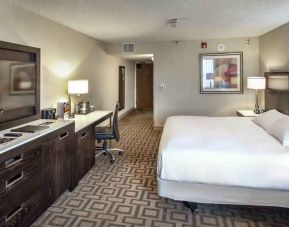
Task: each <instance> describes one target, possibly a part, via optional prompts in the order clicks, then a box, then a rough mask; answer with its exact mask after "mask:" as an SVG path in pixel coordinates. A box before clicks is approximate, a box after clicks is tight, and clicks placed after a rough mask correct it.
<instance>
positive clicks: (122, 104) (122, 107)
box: [118, 65, 125, 110]
mask: <svg viewBox="0 0 289 227" xmlns="http://www.w3.org/2000/svg"><path fill="white" fill-rule="evenodd" d="M122 70H123V72H124V73H123V78H120V77H121V75H122ZM121 79H122V80H123V83H122V85H123V86H122V91H123V93H122V94H121V93H120V92H121V86H120V85H121V83H120V80H121ZM121 95H123V103H121V102H120V96H121ZM118 101H119V110H123V109H124V108H125V66H123V65H120V66H119V67H118Z"/></svg>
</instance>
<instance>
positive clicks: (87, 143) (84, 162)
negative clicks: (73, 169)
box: [76, 127, 95, 181]
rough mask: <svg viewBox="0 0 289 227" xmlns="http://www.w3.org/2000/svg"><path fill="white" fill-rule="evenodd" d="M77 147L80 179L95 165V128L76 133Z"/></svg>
mask: <svg viewBox="0 0 289 227" xmlns="http://www.w3.org/2000/svg"><path fill="white" fill-rule="evenodd" d="M76 143H77V144H76V148H77V161H78V174H77V176H78V177H77V178H78V181H79V180H80V179H81V178H82V177H83V176H84V175H85V174H86V173H87V172H88V171H89V170H90V169H91V167H92V166H93V165H94V160H95V155H94V143H95V139H94V128H92V127H90V128H86V129H84V130H81V131H80V132H79V133H77V134H76Z"/></svg>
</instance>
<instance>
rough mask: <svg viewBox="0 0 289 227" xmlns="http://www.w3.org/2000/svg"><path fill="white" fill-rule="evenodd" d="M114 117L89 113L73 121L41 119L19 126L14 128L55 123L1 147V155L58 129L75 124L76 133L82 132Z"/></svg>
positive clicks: (97, 112) (0, 134)
mask: <svg viewBox="0 0 289 227" xmlns="http://www.w3.org/2000/svg"><path fill="white" fill-rule="evenodd" d="M112 115H113V112H112V111H94V112H92V113H89V114H87V115H76V116H75V118H74V119H72V120H50V119H40V120H36V121H32V122H29V123H26V124H23V125H18V126H15V127H13V128H18V127H22V126H25V125H39V124H41V123H44V122H53V124H51V125H49V128H48V129H45V130H43V131H39V132H36V133H23V136H21V137H19V138H17V139H15V140H13V141H11V142H8V143H5V144H2V145H0V154H2V153H4V152H6V151H8V150H11V149H13V148H16V147H18V146H21V145H23V144H25V143H27V142H30V141H33V140H35V139H37V138H39V137H42V136H44V135H46V134H48V133H51V132H53V131H55V130H57V129H60V128H62V127H64V126H67V125H69V124H73V123H74V124H75V132H78V131H80V130H81V129H83V128H85V127H87V126H90V125H97V124H100V123H101V122H103V121H105V120H107V119H109V118H110V117H111V116H112ZM13 128H9V129H6V130H3V131H0V137H4V134H5V133H7V132H10V130H11V129H13Z"/></svg>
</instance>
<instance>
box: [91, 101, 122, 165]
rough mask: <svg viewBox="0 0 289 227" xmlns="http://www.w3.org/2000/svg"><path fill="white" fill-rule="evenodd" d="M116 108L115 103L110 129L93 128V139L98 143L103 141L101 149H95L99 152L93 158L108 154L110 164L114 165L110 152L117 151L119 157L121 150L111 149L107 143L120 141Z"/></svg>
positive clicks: (113, 158)
mask: <svg viewBox="0 0 289 227" xmlns="http://www.w3.org/2000/svg"><path fill="white" fill-rule="evenodd" d="M118 108H119V103H118V102H117V103H116V106H115V110H114V114H113V120H112V127H96V128H95V139H96V140H97V141H98V142H101V141H103V144H102V147H97V148H96V150H100V151H99V152H98V153H97V154H96V155H95V157H97V156H99V155H101V154H108V155H109V156H110V162H111V163H114V161H115V157H114V156H113V154H112V152H113V151H117V152H118V153H119V154H120V155H121V154H122V150H121V149H118V148H111V147H109V145H108V141H111V140H116V141H117V142H118V141H119V139H120V134H119V130H118Z"/></svg>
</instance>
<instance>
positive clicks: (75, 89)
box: [68, 80, 88, 118]
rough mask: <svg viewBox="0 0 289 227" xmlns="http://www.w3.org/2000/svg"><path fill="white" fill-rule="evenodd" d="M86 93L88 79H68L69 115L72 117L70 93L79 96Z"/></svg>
mask: <svg viewBox="0 0 289 227" xmlns="http://www.w3.org/2000/svg"><path fill="white" fill-rule="evenodd" d="M87 93H88V80H69V81H68V95H69V107H70V108H69V117H70V118H71V117H72V112H71V109H72V106H71V95H76V96H80V95H81V94H87Z"/></svg>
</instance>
